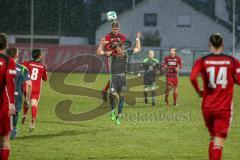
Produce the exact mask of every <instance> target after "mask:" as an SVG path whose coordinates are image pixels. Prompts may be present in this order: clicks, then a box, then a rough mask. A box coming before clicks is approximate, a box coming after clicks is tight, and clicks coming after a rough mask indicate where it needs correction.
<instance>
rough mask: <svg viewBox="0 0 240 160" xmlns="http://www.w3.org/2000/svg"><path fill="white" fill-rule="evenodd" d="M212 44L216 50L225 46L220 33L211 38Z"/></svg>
mask: <svg viewBox="0 0 240 160" xmlns="http://www.w3.org/2000/svg"><path fill="white" fill-rule="evenodd" d="M209 42H210V44H211V45H212V46H213V47H215V48H220V47H221V46H222V45H223V37H222V35H221V34H220V33H214V34H212V35H211V36H210V38H209Z"/></svg>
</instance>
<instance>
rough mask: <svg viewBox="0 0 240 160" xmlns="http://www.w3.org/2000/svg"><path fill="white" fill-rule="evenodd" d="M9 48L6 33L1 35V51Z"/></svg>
mask: <svg viewBox="0 0 240 160" xmlns="http://www.w3.org/2000/svg"><path fill="white" fill-rule="evenodd" d="M6 48H7V35H6V34H5V33H0V50H4V49H6Z"/></svg>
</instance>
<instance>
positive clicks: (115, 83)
mask: <svg viewBox="0 0 240 160" xmlns="http://www.w3.org/2000/svg"><path fill="white" fill-rule="evenodd" d="M126 88H127V86H126V75H112V77H111V85H110V92H117V93H120V92H125V90H126Z"/></svg>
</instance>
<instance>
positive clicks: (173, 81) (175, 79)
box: [167, 77, 178, 87]
mask: <svg viewBox="0 0 240 160" xmlns="http://www.w3.org/2000/svg"><path fill="white" fill-rule="evenodd" d="M167 85H169V86H173V87H177V86H178V77H167Z"/></svg>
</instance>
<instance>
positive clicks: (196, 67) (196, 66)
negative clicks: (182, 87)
mask: <svg viewBox="0 0 240 160" xmlns="http://www.w3.org/2000/svg"><path fill="white" fill-rule="evenodd" d="M201 61H202V60H201V58H200V59H198V60H197V61H196V62H195V64H194V66H193V68H192V71H191V74H190V80H191V82H192V85H193V87H194V88H195V90H196V92H197V93H198V95H199V96H200V97H202V96H203V91H202V90H201V89H200V87H199V83H198V79H197V78H198V75H199V73H200V72H201V68H202V66H201V65H202V63H201Z"/></svg>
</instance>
